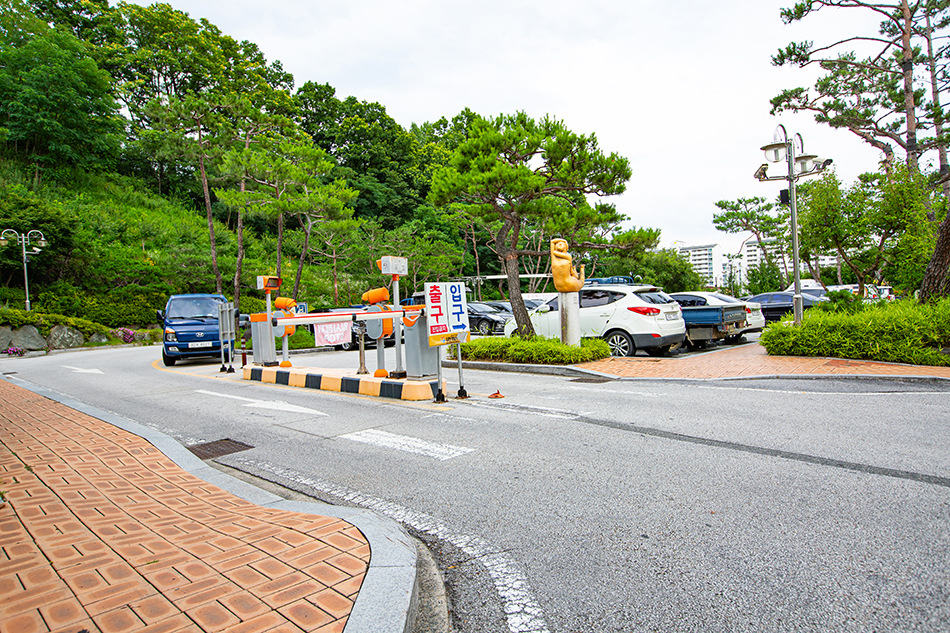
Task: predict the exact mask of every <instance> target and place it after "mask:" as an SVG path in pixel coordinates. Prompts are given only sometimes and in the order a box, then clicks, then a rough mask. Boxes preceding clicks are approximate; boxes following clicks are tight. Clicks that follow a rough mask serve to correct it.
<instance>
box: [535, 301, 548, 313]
mask: <svg viewBox="0 0 950 633" xmlns="http://www.w3.org/2000/svg"><path fill="white" fill-rule="evenodd" d="M550 311H551V306H549V305H548V304H546V303H545V304H544V305H540V306H538V309H537V310H535V312H537V313H538V314H547V313H548V312H550Z"/></svg>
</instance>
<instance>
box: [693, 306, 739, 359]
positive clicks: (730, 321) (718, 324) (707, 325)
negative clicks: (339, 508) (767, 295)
mask: <svg viewBox="0 0 950 633" xmlns="http://www.w3.org/2000/svg"><path fill="white" fill-rule="evenodd" d="M680 309H681V310H682V311H683V320H684V321H685V322H686V346H687V347H689V348H690V349H698V348H701V347H705V346H706V344H708V343H709V342H710V341H720V340H722V339H724V338H726V337H728V336H732V335H734V334H735V333H736V329H737V328H739V327H741V326H742V325H743V324H744V323H745V320H746V311H745V304H742V303H737V304H730V305H725V306H684V305H681V306H680Z"/></svg>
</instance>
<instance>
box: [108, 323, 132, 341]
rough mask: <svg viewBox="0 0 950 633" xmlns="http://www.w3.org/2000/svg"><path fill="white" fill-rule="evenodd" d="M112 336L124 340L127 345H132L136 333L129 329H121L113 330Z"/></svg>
mask: <svg viewBox="0 0 950 633" xmlns="http://www.w3.org/2000/svg"><path fill="white" fill-rule="evenodd" d="M112 336H114V337H116V338H119V339H122V341H123V342H125V343H131V342H132V341H134V340H135V332H134V331H132V330H130V329H129V328H127V327H120V328H116V329H115V330H112Z"/></svg>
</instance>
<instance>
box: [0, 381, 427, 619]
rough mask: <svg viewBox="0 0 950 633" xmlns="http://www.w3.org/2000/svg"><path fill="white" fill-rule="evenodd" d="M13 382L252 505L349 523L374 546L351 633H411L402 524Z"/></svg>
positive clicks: (410, 549)
mask: <svg viewBox="0 0 950 633" xmlns="http://www.w3.org/2000/svg"><path fill="white" fill-rule="evenodd" d="M7 378H8V379H9V380H11V381H13V382H15V383H16V384H17V385H19V386H21V387H23V388H24V389H27V390H29V391H32V392H33V393H35V394H37V395H40V396H43V397H45V398H49V399H50V400H54V401H56V402H59V403H60V404H62V405H65V406H67V407H69V408H70V409H74V410H76V411H80V412H81V413H85V414H86V415H90V416H92V417H94V418H98V419H100V420H102V421H103V422H107V423H109V424H112V425H113V426H117V427H119V428H120V429H122V430H124V431H128V432H129V433H132V434H134V435H138V436H139V437H141V438H143V439H145V440H147V441H148V442H150V443H151V444H152V445H153V446H154V447H155V448H157V449H158V450H160V451H162V453H164V454H165V456H166V457H168V458H169V459H171V460H172V461H173V462H175V464H177V465H178V466H179V467H180V468H181V469H182V470H186V471H188V472H189V473H191V474H192V475H195V476H196V477H200V478H201V479H203V480H205V481H207V482H208V483H210V484H214V485H215V486H218V487H219V488H221V489H222V490H225V491H227V492H229V493H231V494H233V495H235V496H237V497H240V498H242V499H244V500H246V501H249V502H251V503H254V504H257V505H260V506H265V507H269V508H275V509H280V510H288V511H292V512H305V513H307V514H315V515H318V516H330V517H334V518H338V519H343V520H344V521H348V522H349V523H352V524H353V525H354V526H356V527H357V528H358V529H359V530H360V532H362V533H363V536H365V537H366V540H367V541H368V542H369V546H370V552H371V554H370V562H369V568H368V569H367V570H366V576H365V577H364V579H363V584H362V586H361V587H360V591H359V594H358V595H357V597H356V601H355V602H354V604H353V610H352V611H351V612H350V616H349V618H348V619H347V623H346V633H406V632H407V631H409V630H410V629H411V628H412V623H413V621H414V619H415V608H416V601H417V599H418V581H417V578H416V575H417V560H418V553H417V551H416V546H415V543H414V542H413V541H412V538H411V537H410V536H409V535H408V534H407V533H406V531H405V530H403V528H402V526H400V525H399V524H398V523H396V522H395V521H393V520H392V519H389V518H387V517H384V516H382V515H379V514H377V513H375V512H372V511H369V510H363V509H360V508H350V507H346V506H332V505H329V504H325V503H320V502H316V501H315V502H304V501H289V500H287V499H284V498H283V497H278V496H277V495H275V494H272V493H270V492H267V491H265V490H262V489H260V488H258V487H256V486H253V485H251V484H249V483H246V482H244V481H241V480H240V479H237V478H235V477H232V476H231V475H228V474H227V473H224V472H221V471H220V470H217V469H216V468H212V467H211V466H209V465H208V464H206V463H204V462H203V461H201V460H200V459H198V458H197V457H196V456H195V455H194V454H193V453H192V452H191V451H189V450H188V449H186V448H185V447H184V446H182V445H181V444H179V443H178V442H177V441H176V440H174V439H172V438H171V437H169V436H167V435H165V434H164V433H161V432H159V431H156V430H155V429H152V428H149V427H147V426H143V425H141V424H139V423H138V422H133V421H132V420H129V419H127V418H123V417H121V416H118V415H115V414H113V413H109V412H107V411H103V410H102V409H97V408H96V407H93V406H90V405H87V404H85V403H83V402H79V401H78V400H74V399H72V398H70V397H68V396H64V395H62V394H60V393H57V392H55V391H52V390H50V389H46V388H45V387H39V386H37V385H34V384H32V383H29V382H27V381H25V380H22V379H20V378H17V377H16V376H8V377H7Z"/></svg>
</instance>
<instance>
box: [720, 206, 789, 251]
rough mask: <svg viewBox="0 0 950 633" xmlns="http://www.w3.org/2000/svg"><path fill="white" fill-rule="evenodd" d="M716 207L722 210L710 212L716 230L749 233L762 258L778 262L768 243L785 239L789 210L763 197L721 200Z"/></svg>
mask: <svg viewBox="0 0 950 633" xmlns="http://www.w3.org/2000/svg"><path fill="white" fill-rule="evenodd" d="M716 207H718V208H719V209H721V210H722V213H718V214H714V215H713V226H715V227H716V229H717V230H719V231H723V232H725V233H731V234H736V233H744V232H746V231H748V232H749V233H752V235H753V236H755V239H756V242H757V243H758V247H759V251H761V253H762V259H763V260H764V261H765V262H767V263H768V264H770V265H771V264H776V266H777V263H776V262H775V255H774V252H773V249H771V248H769V246H770V245H771V244H773V243H775V241H778V242H779V243H784V241H785V239H786V236H787V234H788V222H789V212H788V211H786V210H785V209H784V208H783V207H780V206H778V205H776V204H773V203H771V202H768V201H766V199H765V198H739V199H738V200H735V201H732V200H720V201H719V202H717V203H716Z"/></svg>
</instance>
